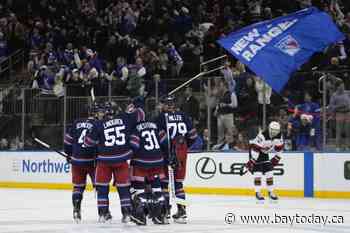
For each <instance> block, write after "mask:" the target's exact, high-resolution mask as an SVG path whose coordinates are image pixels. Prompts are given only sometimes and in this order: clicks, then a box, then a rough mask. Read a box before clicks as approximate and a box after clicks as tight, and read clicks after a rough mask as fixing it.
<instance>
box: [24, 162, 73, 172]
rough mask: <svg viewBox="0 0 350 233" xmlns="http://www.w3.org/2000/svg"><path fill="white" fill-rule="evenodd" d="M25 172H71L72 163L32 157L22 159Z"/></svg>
mask: <svg viewBox="0 0 350 233" xmlns="http://www.w3.org/2000/svg"><path fill="white" fill-rule="evenodd" d="M21 165H22V166H21V167H22V169H21V171H22V172H23V173H69V172H70V165H69V164H68V163H66V162H56V161H55V162H53V161H50V159H46V160H42V161H33V160H30V159H27V160H22V164H21Z"/></svg>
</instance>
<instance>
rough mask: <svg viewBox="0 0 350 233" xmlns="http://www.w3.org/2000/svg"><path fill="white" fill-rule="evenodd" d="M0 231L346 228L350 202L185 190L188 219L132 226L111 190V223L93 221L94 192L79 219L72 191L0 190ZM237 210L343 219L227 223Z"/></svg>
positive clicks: (330, 232) (244, 232)
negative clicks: (122, 220)
mask: <svg viewBox="0 0 350 233" xmlns="http://www.w3.org/2000/svg"><path fill="white" fill-rule="evenodd" d="M0 200H1V201H0V232H1V233H37V232H40V233H58V232H66V233H112V232H113V233H118V232H126V233H141V232H144V233H169V232H177V233H194V232H198V233H210V232H218V233H227V232H238V233H257V232H266V233H277V232H278V233H286V232H297V233H306V232H307V233H315V232H321V233H325V232H327V233H341V232H350V201H349V200H326V199H305V198H281V199H280V200H279V202H278V203H270V202H265V203H264V204H257V203H256V202H255V200H254V199H253V197H236V196H231V197H227V196H212V195H211V196H202V195H188V202H189V206H188V215H189V222H188V224H183V225H182V224H176V223H172V224H170V225H162V226H159V225H153V224H149V225H147V226H134V225H123V224H121V223H120V218H121V216H120V210H119V201H118V197H117V194H116V193H111V194H110V203H111V207H110V208H111V212H112V215H113V222H112V223H111V224H100V223H97V208H96V199H95V194H94V193H93V192H87V193H85V195H84V200H83V204H82V215H83V222H82V223H80V224H75V223H73V221H72V207H71V192H70V191H56V190H22V189H0ZM229 212H231V213H234V214H235V215H236V220H237V219H239V216H240V215H274V214H275V213H277V214H279V215H288V216H294V215H296V214H299V215H305V216H310V215H312V214H314V215H320V216H321V215H323V216H333V215H335V216H342V217H343V218H344V223H343V224H332V225H331V224H326V225H320V224H315V225H312V224H295V225H290V224H275V225H268V224H243V223H241V222H239V221H236V223H234V224H232V225H228V224H226V223H225V221H224V218H225V215H226V214H227V213H229Z"/></svg>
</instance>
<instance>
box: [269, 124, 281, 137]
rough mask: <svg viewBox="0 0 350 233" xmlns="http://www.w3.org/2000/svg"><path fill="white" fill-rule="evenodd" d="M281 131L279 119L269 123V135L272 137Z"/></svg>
mask: <svg viewBox="0 0 350 233" xmlns="http://www.w3.org/2000/svg"><path fill="white" fill-rule="evenodd" d="M280 132H281V126H280V123H278V122H277V121H271V123H270V124H269V135H270V137H271V138H273V137H276V136H277V135H278V134H279V133H280Z"/></svg>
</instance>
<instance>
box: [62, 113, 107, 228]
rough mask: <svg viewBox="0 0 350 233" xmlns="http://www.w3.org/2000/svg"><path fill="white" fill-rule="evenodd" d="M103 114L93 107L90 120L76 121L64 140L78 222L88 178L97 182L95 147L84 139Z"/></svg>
mask: <svg viewBox="0 0 350 233" xmlns="http://www.w3.org/2000/svg"><path fill="white" fill-rule="evenodd" d="M97 114H98V115H101V114H103V111H102V109H101V108H99V107H98V106H93V107H92V108H91V110H90V113H89V115H90V116H89V117H88V118H82V119H78V120H76V121H74V123H73V125H72V127H71V128H70V129H69V130H68V131H67V133H66V135H65V138H64V151H65V153H66V154H67V155H68V156H69V157H68V158H69V162H71V164H72V183H73V194H72V202H73V218H74V220H75V221H76V222H79V221H80V220H81V212H80V209H81V201H82V199H83V193H84V190H85V187H86V178H87V176H88V175H89V176H90V179H91V181H92V183H94V181H95V157H96V150H95V148H94V147H86V146H85V145H84V138H85V135H86V133H87V132H88V131H89V130H90V129H91V128H92V127H93V124H94V122H95V121H96V119H95V116H96V115H97Z"/></svg>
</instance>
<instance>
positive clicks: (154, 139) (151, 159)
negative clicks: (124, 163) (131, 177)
mask: <svg viewBox="0 0 350 233" xmlns="http://www.w3.org/2000/svg"><path fill="white" fill-rule="evenodd" d="M165 142H166V135H165V134H164V133H163V134H160V132H159V130H158V127H157V125H156V124H155V123H154V122H151V121H143V122H139V123H138V124H137V125H136V127H135V129H134V131H133V133H132V134H131V136H130V145H131V147H132V148H133V151H134V155H133V157H132V159H131V165H134V166H139V167H145V168H153V167H160V166H162V165H163V163H164V158H163V153H162V148H163V149H164V148H166V145H164V144H165Z"/></svg>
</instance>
